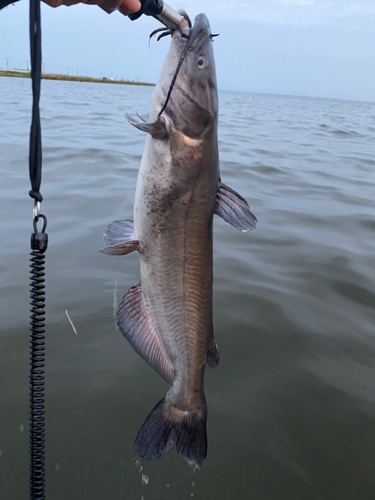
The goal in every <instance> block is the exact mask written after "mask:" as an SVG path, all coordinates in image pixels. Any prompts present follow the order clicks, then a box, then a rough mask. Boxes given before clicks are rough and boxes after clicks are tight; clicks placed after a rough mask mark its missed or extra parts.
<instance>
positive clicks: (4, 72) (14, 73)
mask: <svg viewBox="0 0 375 500" xmlns="http://www.w3.org/2000/svg"><path fill="white" fill-rule="evenodd" d="M0 76H8V77H16V78H30V77H31V74H30V71H26V70H19V69H0ZM42 79H44V80H65V81H69V82H92V83H114V84H118V85H145V86H147V87H153V86H154V85H155V84H154V83H146V82H136V81H133V80H114V79H113V78H105V77H104V78H91V77H90V76H73V75H59V74H56V73H42Z"/></svg>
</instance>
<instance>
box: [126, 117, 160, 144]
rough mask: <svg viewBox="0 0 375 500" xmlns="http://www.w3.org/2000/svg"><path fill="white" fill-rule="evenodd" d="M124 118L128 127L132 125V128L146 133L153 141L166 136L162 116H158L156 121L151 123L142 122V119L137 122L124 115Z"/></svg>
mask: <svg viewBox="0 0 375 500" xmlns="http://www.w3.org/2000/svg"><path fill="white" fill-rule="evenodd" d="M126 118H127V119H128V122H129V123H130V125H133V127H135V128H137V129H138V130H142V132H147V134H150V135H151V136H152V137H153V138H154V139H164V138H165V137H167V135H168V133H167V126H166V121H165V119H164V116H159V117H158V119H157V120H156V121H154V122H151V123H148V122H144V121H143V119H142V118H141V120H142V121H141V122H138V121H137V120H135V119H134V118H132V117H131V116H130V115H126Z"/></svg>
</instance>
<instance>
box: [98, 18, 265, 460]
mask: <svg viewBox="0 0 375 500" xmlns="http://www.w3.org/2000/svg"><path fill="white" fill-rule="evenodd" d="M190 26H191V25H190ZM185 31H186V30H185ZM188 32H189V35H188V36H186V34H185V33H184V31H183V30H181V32H180V31H175V32H173V33H172V42H171V47H170V50H169V53H168V55H167V58H166V60H165V63H164V67H163V70H162V74H161V76H160V78H159V81H158V83H157V84H156V87H155V90H154V92H153V98H152V102H151V106H150V113H149V121H148V122H143V121H140V122H138V121H135V120H133V119H131V118H129V120H130V122H131V123H132V125H134V126H135V127H137V128H138V129H140V130H142V131H144V132H147V133H148V136H147V139H146V145H145V149H144V153H143V156H142V161H141V166H140V170H139V174H138V180H137V187H136V194H135V203H134V224H133V222H132V221H128V220H122V221H115V222H113V223H112V224H109V226H107V228H106V230H105V234H104V238H105V241H106V244H107V247H106V248H104V249H103V250H102V252H104V253H107V254H110V255H125V254H128V253H130V252H132V251H135V250H137V251H138V252H139V261H140V270H141V283H140V284H138V285H136V286H134V287H132V288H131V289H130V290H129V292H128V293H127V294H126V295H125V296H124V298H123V299H122V302H121V303H120V306H119V309H118V312H117V324H118V326H119V328H120V330H121V332H122V333H123V334H124V336H125V337H126V339H127V340H128V341H129V342H130V344H131V345H132V347H133V348H134V349H135V351H136V352H137V353H138V354H139V355H140V356H141V357H142V358H143V359H144V360H145V361H146V362H147V363H148V364H149V365H150V366H152V367H153V368H154V369H155V370H156V371H157V372H158V373H159V374H160V375H161V376H162V377H163V378H164V379H165V380H166V381H167V382H168V383H169V384H170V385H171V387H170V389H169V391H168V392H167V394H166V396H165V397H164V398H163V399H162V400H161V401H159V403H158V404H157V405H156V406H155V408H154V409H153V410H152V412H151V413H150V414H149V416H148V417H147V418H146V420H145V422H144V424H143V425H142V427H141V429H140V431H139V433H138V436H137V438H136V440H135V448H136V450H137V451H138V453H139V455H140V456H141V457H142V458H144V459H154V458H158V457H160V456H161V455H162V454H163V453H165V452H167V451H168V450H170V449H171V448H173V447H174V446H176V449H177V451H178V453H180V454H181V455H182V456H183V457H185V458H186V459H187V460H188V461H189V462H191V463H193V464H195V465H196V466H200V465H201V464H202V462H203V460H204V459H205V458H206V453H207V435H206V420H207V404H206V399H205V395H204V387H203V379H204V371H205V366H206V364H208V365H209V366H211V367H215V366H217V364H218V363H219V352H218V348H217V344H216V342H215V337H214V332H213V322H212V223H213V216H214V213H216V214H218V215H219V216H220V217H222V218H223V219H224V220H225V221H227V222H229V223H230V224H232V225H233V226H234V227H235V228H237V229H239V230H242V231H247V230H250V229H254V228H255V227H256V223H257V220H256V218H255V216H254V215H253V214H252V213H251V211H250V208H249V205H248V204H247V202H246V201H245V200H244V199H243V198H242V197H241V196H240V195H239V194H237V193H236V192H235V191H233V190H232V189H231V188H229V187H227V186H226V185H225V184H223V183H221V180H220V175H219V153H218V137H217V135H218V134H217V132H218V94H217V83H216V72H215V60H214V54H213V47H212V38H213V35H212V34H211V30H210V25H209V22H208V19H207V17H206V15H205V14H200V15H198V16H197V17H196V19H195V22H194V25H193V26H192V27H191V29H189V30H188Z"/></svg>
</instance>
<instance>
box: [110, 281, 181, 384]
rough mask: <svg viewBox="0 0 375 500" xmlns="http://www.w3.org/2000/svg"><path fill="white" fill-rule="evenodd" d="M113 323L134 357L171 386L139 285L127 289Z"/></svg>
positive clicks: (167, 364) (170, 367)
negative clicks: (134, 352)
mask: <svg viewBox="0 0 375 500" xmlns="http://www.w3.org/2000/svg"><path fill="white" fill-rule="evenodd" d="M116 319H117V324H118V326H119V328H120V330H121V332H122V333H123V335H124V337H125V338H126V339H127V340H128V342H129V343H130V345H131V346H132V347H133V349H134V350H135V351H136V352H137V354H139V355H140V356H141V358H143V359H144V360H145V361H146V362H147V363H148V364H149V365H150V366H151V367H152V368H153V369H154V370H155V371H157V372H158V373H159V375H161V376H162V377H163V378H164V379H165V380H166V381H167V382H168V383H170V384H172V382H173V378H174V368H173V365H172V363H171V361H170V359H169V357H168V354H167V352H166V350H165V347H164V345H163V343H162V341H161V339H160V337H159V335H158V331H157V328H156V325H155V322H154V319H153V318H152V316H151V314H150V311H149V307H148V304H147V302H146V299H145V296H144V294H143V291H142V287H141V285H140V284H139V285H136V286H133V287H132V288H130V290H129V291H128V293H127V294H126V295H125V296H124V298H123V299H122V301H121V303H120V305H119V308H118V311H117V315H116Z"/></svg>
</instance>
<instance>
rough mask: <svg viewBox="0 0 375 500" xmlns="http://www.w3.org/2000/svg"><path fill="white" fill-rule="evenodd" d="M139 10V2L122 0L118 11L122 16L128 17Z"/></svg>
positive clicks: (136, 0) (137, 0)
mask: <svg viewBox="0 0 375 500" xmlns="http://www.w3.org/2000/svg"><path fill="white" fill-rule="evenodd" d="M140 9H141V2H140V1H139V0H123V2H122V3H121V5H120V7H119V8H118V10H119V11H120V12H121V14H123V15H124V16H128V15H129V14H132V13H133V12H138V11H139V10H140Z"/></svg>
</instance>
